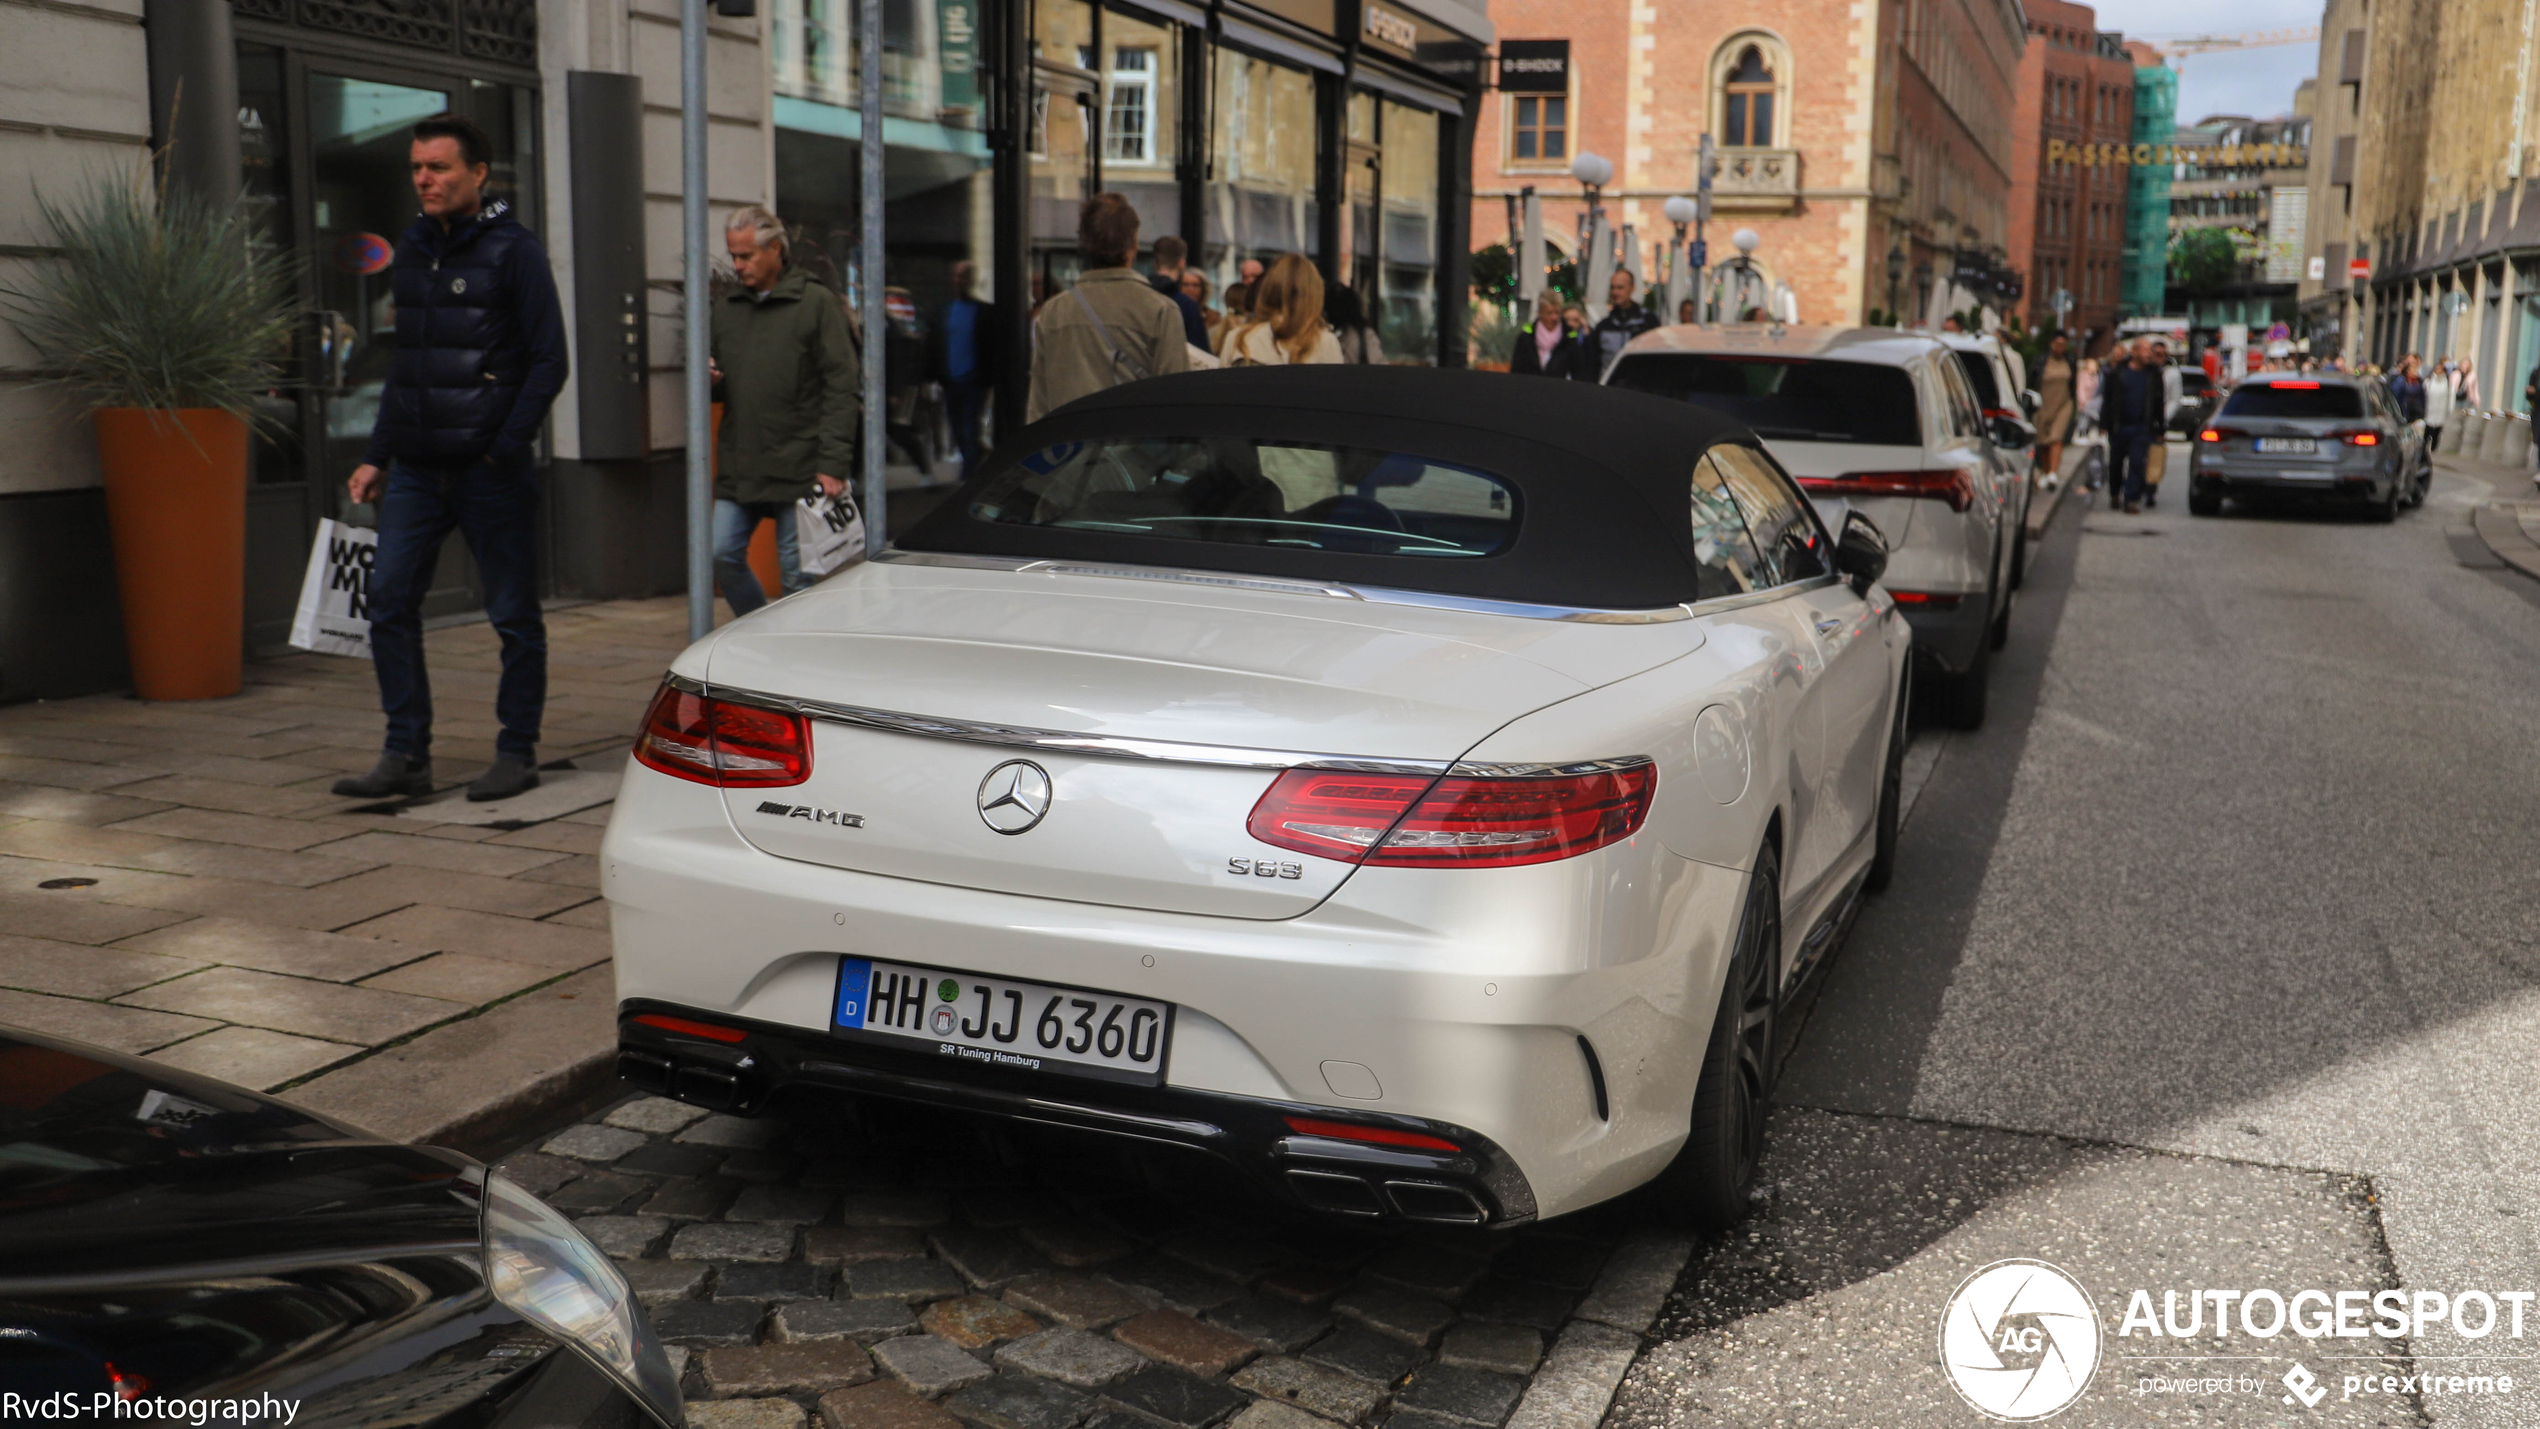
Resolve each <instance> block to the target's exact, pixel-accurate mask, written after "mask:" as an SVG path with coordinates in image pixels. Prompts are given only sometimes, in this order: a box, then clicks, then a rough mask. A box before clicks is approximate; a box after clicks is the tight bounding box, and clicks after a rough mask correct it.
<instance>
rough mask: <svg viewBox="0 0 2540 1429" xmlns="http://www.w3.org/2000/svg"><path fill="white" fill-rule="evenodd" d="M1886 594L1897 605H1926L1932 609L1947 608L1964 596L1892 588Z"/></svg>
mask: <svg viewBox="0 0 2540 1429" xmlns="http://www.w3.org/2000/svg"><path fill="white" fill-rule="evenodd" d="M1888 596H1889V598H1890V599H1892V600H1894V601H1895V602H1896V603H1897V604H1898V605H1928V606H1930V607H1931V608H1932V609H1934V610H1948V609H1950V608H1951V607H1953V606H1955V605H1957V603H1958V602H1959V601H1960V600H1962V599H1964V598H1965V597H1963V596H1955V595H1933V594H1931V593H1930V592H1928V591H1919V590H1892V591H1889V592H1888Z"/></svg>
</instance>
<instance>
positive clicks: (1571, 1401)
mask: <svg viewBox="0 0 2540 1429" xmlns="http://www.w3.org/2000/svg"><path fill="white" fill-rule="evenodd" d="M500 1164H501V1169H502V1170H503V1172H504V1173H505V1174H507V1175H509V1176H511V1177H512V1178H513V1179H515V1180H517V1181H519V1182H520V1183H521V1184H523V1185H524V1186H526V1187H528V1188H529V1189H530V1190H531V1191H533V1192H535V1193H537V1194H539V1195H541V1196H544V1197H546V1198H547V1199H548V1200H549V1201H551V1202H552V1203H554V1204H555V1205H556V1206H558V1207H559V1208H561V1209H564V1210H566V1211H568V1212H570V1213H571V1214H573V1215H574V1216H576V1217H577V1218H578V1219H579V1221H580V1224H581V1227H582V1229H583V1231H584V1232H585V1233H586V1234H588V1235H589V1236H590V1237H591V1238H592V1239H593V1240H594V1241H595V1242H596V1243H598V1244H599V1245H600V1246H601V1247H602V1248H603V1249H605V1250H606V1251H608V1252H609V1253H610V1254H611V1255H612V1256H615V1257H617V1258H618V1261H619V1264H620V1266H621V1268H622V1269H623V1270H624V1271H625V1273H626V1276H627V1279H628V1281H629V1282H630V1283H631V1284H632V1285H633V1286H634V1287H635V1289H636V1291H637V1293H638V1294H639V1295H640V1297H641V1298H642V1300H643V1301H644V1303H645V1305H646V1306H648V1307H649V1308H650V1311H651V1314H652V1316H653V1321H654V1324H655V1325H656V1326H657V1327H658V1329H659V1330H660V1332H661V1334H662V1337H663V1338H664V1339H665V1340H666V1341H668V1342H669V1343H670V1344H671V1345H672V1346H673V1347H674V1348H673V1355H674V1358H675V1359H676V1360H678V1362H679V1366H680V1369H681V1373H682V1376H683V1379H684V1381H685V1388H686V1391H687V1394H688V1396H689V1408H688V1416H689V1422H690V1424H692V1425H694V1426H696V1429H794V1426H802V1425H804V1424H806V1422H807V1416H814V1415H816V1416H817V1417H818V1418H819V1420H820V1421H821V1423H822V1424H823V1425H824V1426H825V1427H826V1429H957V1426H959V1425H962V1424H969V1425H975V1426H979V1429H1070V1426H1078V1425H1081V1426H1083V1429H1207V1426H1213V1425H1218V1424H1223V1423H1229V1422H1231V1423H1233V1424H1235V1425H1240V1426H1241V1429H1328V1426H1330V1425H1334V1424H1342V1425H1367V1426H1378V1425H1381V1426H1388V1427H1389V1429H1501V1426H1503V1425H1505V1426H1512V1429H1593V1426H1594V1425H1595V1424H1596V1423H1597V1422H1598V1421H1599V1420H1600V1419H1601V1418H1602V1417H1603V1415H1604V1413H1605V1408H1606V1405H1607V1403H1608V1402H1609V1401H1610V1400H1611V1398H1612V1396H1613V1393H1614V1390H1615V1386H1616V1385H1617V1384H1618V1383H1619V1382H1620V1381H1621V1379H1622V1376H1623V1373H1624V1371H1625V1370H1626V1369H1627V1368H1628V1367H1629V1366H1630V1364H1631V1362H1632V1359H1633V1357H1634V1355H1636V1354H1637V1353H1638V1352H1639V1350H1640V1348H1641V1344H1642V1339H1641V1336H1642V1334H1643V1332H1644V1331H1646V1330H1647V1329H1648V1328H1649V1326H1650V1325H1651V1323H1652V1322H1653V1321H1654V1320H1655V1319H1656V1318H1657V1316H1658V1313H1659V1311H1660V1309H1661V1307H1662V1305H1663V1304H1664V1302H1665V1300H1666V1297H1667V1294H1668V1291H1669V1290H1670V1288H1671V1287H1672V1286H1673V1285H1674V1283H1675V1280H1676V1276H1677V1273H1678V1272H1679V1270H1680V1269H1681V1268H1682V1267H1683V1265H1684V1263H1685V1259H1686V1257H1687V1255H1688V1253H1689V1252H1690V1250H1691V1246H1692V1243H1691V1241H1690V1240H1689V1239H1688V1238H1685V1237H1682V1236H1677V1235H1672V1234H1668V1233H1665V1232H1664V1231H1663V1230H1654V1229H1644V1228H1652V1227H1657V1226H1659V1225H1661V1224H1662V1220H1661V1218H1660V1217H1658V1216H1656V1215H1653V1214H1652V1208H1651V1206H1650V1205H1649V1204H1648V1203H1647V1202H1645V1201H1643V1200H1641V1199H1638V1198H1635V1199H1632V1200H1628V1201H1625V1202H1619V1203H1615V1204H1612V1205H1609V1206H1606V1207H1603V1208H1600V1209H1599V1210H1598V1211H1596V1212H1593V1213H1590V1214H1587V1215H1582V1216H1572V1217H1568V1218H1565V1219H1563V1220H1562V1221H1561V1222H1560V1223H1559V1224H1558V1225H1557V1226H1548V1227H1541V1228H1529V1229H1525V1230H1521V1231H1518V1232H1516V1233H1513V1234H1510V1233H1498V1234H1492V1233H1487V1232H1479V1231H1474V1232H1459V1231H1456V1230H1454V1229H1452V1228H1443V1227H1441V1228H1418V1229H1394V1228H1384V1229H1379V1228H1375V1227H1367V1226H1360V1225H1358V1224H1355V1223H1352V1222H1348V1221H1342V1220H1337V1219H1334V1218H1330V1217H1317V1216H1312V1215H1308V1214H1306V1213H1303V1212H1296V1211H1290V1210H1288V1209H1285V1208H1283V1207H1281V1206H1279V1205H1276V1204H1274V1203H1272V1202H1270V1201H1269V1200H1267V1199H1266V1198H1264V1197H1260V1196H1258V1195H1255V1194H1253V1193H1252V1192H1250V1191H1249V1190H1248V1189H1246V1188H1245V1187H1243V1186H1242V1185H1240V1184H1239V1183H1237V1182H1236V1181H1235V1179H1234V1177H1233V1175H1232V1173H1231V1172H1229V1171H1223V1170H1220V1169H1219V1168H1217V1167H1216V1166H1215V1165H1214V1164H1213V1163H1209V1162H1206V1161H1203V1160H1200V1159H1198V1158H1196V1157H1187V1158H1186V1157H1184V1156H1182V1155H1181V1154H1180V1153H1173V1152H1166V1151H1159V1152H1154V1153H1144V1152H1140V1151H1135V1150H1123V1149H1119V1148H1117V1147H1114V1146H1112V1145H1110V1144H1108V1143H1104V1142H1099V1141H1091V1140H1086V1139H1079V1138H1075V1137H1070V1136H1066V1135H1063V1134H1059V1133H1042V1132H1037V1131H1035V1130H1033V1129H1030V1128H1023V1129H1020V1130H1015V1129H1005V1130H993V1131H992V1130H989V1129H986V1128H983V1127H980V1126H977V1125H975V1124H972V1123H969V1122H965V1121H962V1120H959V1119H955V1118H950V1117H943V1116H937V1115H933V1114H921V1113H918V1112H914V1111H908V1110H902V1109H898V1108H884V1109H881V1110H879V1111H868V1112H867V1113H866V1114H865V1117H864V1119H863V1121H862V1122H861V1123H855V1122H844V1121H840V1122H831V1121H821V1120H812V1119H797V1120H792V1121H788V1120H784V1119H780V1118H768V1119H763V1120H744V1119H741V1118H737V1117H729V1116H719V1115H708V1114H706V1113H704V1112H702V1111H699V1110H697V1109H696V1108H693V1107H688V1106H684V1105H682V1104H680V1103H677V1102H672V1101H666V1100H662V1099H659V1098H649V1097H648V1098H639V1099H635V1100H630V1101H626V1102H622V1103H620V1104H618V1105H616V1106H615V1107H613V1108H611V1109H609V1110H607V1111H606V1112H604V1113H602V1114H600V1115H598V1116H596V1117H594V1118H593V1119H591V1120H588V1121H584V1122H581V1123H578V1124H576V1125H573V1126H571V1127H569V1128H567V1129H565V1130H564V1131H562V1132H559V1133H556V1134H554V1135H551V1136H547V1137H543V1138H541V1139H540V1140H538V1141H537V1142H535V1143H533V1144H532V1145H531V1146H529V1147H526V1148H524V1149H522V1150H521V1151H518V1152H516V1153H514V1154H513V1155H512V1156H510V1157H509V1158H507V1159H505V1160H504V1161H502V1162H501V1163H500Z"/></svg>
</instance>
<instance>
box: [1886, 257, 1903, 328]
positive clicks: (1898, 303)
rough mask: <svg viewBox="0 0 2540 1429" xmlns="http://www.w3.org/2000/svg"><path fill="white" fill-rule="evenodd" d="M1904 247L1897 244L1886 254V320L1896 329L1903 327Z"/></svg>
mask: <svg viewBox="0 0 2540 1429" xmlns="http://www.w3.org/2000/svg"><path fill="white" fill-rule="evenodd" d="M1904 285H1905V245H1904V244H1902V243H1899V244H1897V245H1896V246H1895V247H1894V248H1891V249H1889V250H1888V252H1887V318H1888V321H1889V322H1891V323H1893V324H1895V325H1896V326H1898V327H1903V326H1905V313H1904V307H1905V297H1904V293H1905V286H1904Z"/></svg>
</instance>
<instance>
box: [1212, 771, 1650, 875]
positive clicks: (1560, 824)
mask: <svg viewBox="0 0 2540 1429" xmlns="http://www.w3.org/2000/svg"><path fill="white" fill-rule="evenodd" d="M1657 787H1658V770H1657V768H1656V767H1655V766H1654V765H1650V764H1635V765H1631V766H1628V767H1625V768H1621V769H1600V770H1597V771H1595V772H1593V773H1585V774H1557V775H1551V776H1547V777H1543V778H1527V779H1467V778H1461V777H1457V776H1452V775H1450V776H1448V777H1446V778H1442V779H1434V780H1433V779H1430V778H1428V777H1427V776H1424V775H1419V774H1354V773H1349V772H1346V771H1342V770H1332V769H1291V770H1288V771H1287V772H1286V773H1284V774H1281V775H1280V776H1279V777H1278V778H1277V779H1276V780H1275V781H1273V782H1272V783H1271V785H1270V788H1269V791H1268V792H1266V793H1264V794H1263V795H1262V796H1261V802H1259V803H1257V804H1255V805H1253V808H1252V817H1251V819H1250V820H1248V821H1247V822H1246V824H1245V827H1246V828H1247V829H1248V830H1250V831H1251V833H1252V836H1253V837H1254V838H1257V839H1259V840H1261V841H1262V842H1263V843H1266V844H1271V845H1274V846H1276V847H1279V848H1284V849H1292V850H1294V851H1296V852H1298V853H1310V854H1313V855H1315V856H1317V857H1319V858H1329V859H1338V860H1339V861H1341V862H1343V863H1364V864H1371V865H1377V866H1382V867H1393V868H1504V867H1507V866H1509V865H1511V864H1521V863H1549V862H1551V861H1553V860H1554V859H1561V858H1569V857H1572V856H1574V855H1577V854H1582V853H1586V852H1587V851H1588V850H1590V849H1597V848H1603V847H1604V846H1605V845H1607V844H1610V843H1614V842H1616V841H1617V840H1620V839H1627V838H1630V837H1631V836H1632V835H1633V834H1634V833H1636V832H1638V831H1639V829H1640V826H1641V823H1642V822H1643V821H1644V820H1646V819H1647V818H1648V817H1649V800H1650V796H1651V794H1653V793H1654V792H1655V791H1656V790H1657Z"/></svg>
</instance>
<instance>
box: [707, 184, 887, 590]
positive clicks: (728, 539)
mask: <svg viewBox="0 0 2540 1429" xmlns="http://www.w3.org/2000/svg"><path fill="white" fill-rule="evenodd" d="M724 244H725V247H726V248H727V249H728V250H729V251H730V253H731V255H732V270H733V272H734V273H735V274H737V275H738V276H739V278H740V280H741V286H740V287H739V289H737V290H736V291H734V292H732V293H731V294H729V295H728V296H726V297H725V298H724V300H723V301H722V302H720V303H717V304H715V307H714V380H715V396H716V398H717V400H719V401H721V402H722V403H723V432H722V435H721V437H720V438H719V439H718V440H717V441H716V443H715V479H714V579H715V584H716V585H718V586H720V587H722V589H723V599H724V601H725V602H726V603H727V604H729V605H730V606H731V607H732V613H733V614H734V615H736V616H738V615H747V614H749V613H750V612H751V611H753V610H756V609H758V608H759V607H760V606H762V605H765V604H767V593H766V592H765V591H763V590H761V589H760V588H759V583H758V577H757V576H756V575H754V574H752V573H751V571H750V562H749V554H750V536H751V533H753V532H755V531H756V530H757V529H758V523H759V522H760V521H762V520H764V519H766V518H769V517H774V518H775V521H776V558H777V564H778V566H779V567H780V568H781V569H782V570H783V572H784V578H785V593H786V594H787V595H791V594H793V593H794V592H795V591H798V590H801V589H802V588H803V587H804V586H806V585H808V584H810V583H809V582H808V581H805V580H804V579H803V576H802V567H801V562H800V558H799V552H798V551H797V550H796V548H795V544H794V503H795V502H796V501H797V500H800V499H801V498H803V497H806V496H809V495H811V494H812V492H813V490H814V489H815V488H816V489H818V490H819V491H820V492H822V493H823V494H825V495H829V496H835V495H837V494H838V493H840V492H842V491H844V490H846V486H847V481H848V480H849V479H850V477H851V476H852V474H853V473H854V471H855V442H856V423H857V418H858V414H859V411H860V409H861V404H860V402H859V401H858V398H857V393H858V389H859V387H860V385H861V383H862V380H863V378H862V374H861V368H860V366H859V363H858V361H857V357H856V350H855V344H854V342H853V341H852V340H851V339H850V337H849V329H848V327H847V312H846V307H845V305H844V304H842V303H841V302H840V301H839V299H838V295H837V294H836V293H835V292H832V291H831V290H830V289H829V288H828V287H827V286H826V285H824V284H822V283H820V282H818V281H816V280H815V279H813V278H812V276H811V274H810V273H809V272H808V271H807V270H805V269H803V268H801V267H789V266H787V264H786V262H785V225H784V224H783V223H782V222H781V221H779V220H778V219H777V217H776V215H775V214H773V213H770V212H768V211H767V210H766V209H764V208H760V207H757V206H755V205H753V206H751V207H749V208H745V209H742V210H741V211H740V212H738V213H735V214H733V215H732V222H731V224H730V225H729V226H728V228H727V230H726V231H725V233H724Z"/></svg>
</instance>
